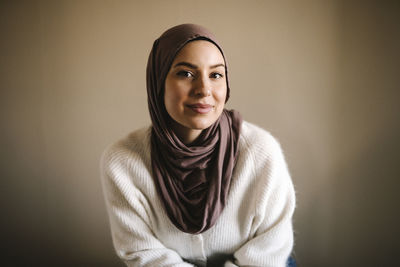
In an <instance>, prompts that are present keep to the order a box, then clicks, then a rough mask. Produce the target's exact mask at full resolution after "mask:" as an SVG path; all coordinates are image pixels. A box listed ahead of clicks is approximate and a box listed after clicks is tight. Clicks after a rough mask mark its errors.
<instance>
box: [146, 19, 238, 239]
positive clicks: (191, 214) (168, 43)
mask: <svg viewBox="0 0 400 267" xmlns="http://www.w3.org/2000/svg"><path fill="white" fill-rule="evenodd" d="M196 40H206V41H209V42H211V43H213V44H214V45H216V46H217V47H218V49H219V50H220V51H221V54H222V56H224V54H223V51H222V49H221V47H220V46H219V44H218V42H217V41H216V39H215V37H214V36H213V35H212V34H211V33H210V32H209V31H208V30H207V29H205V28H204V27H202V26H199V25H195V24H181V25H178V26H175V27H173V28H170V29H169V30H167V31H166V32H164V33H163V34H162V35H161V36H160V38H158V39H157V40H155V41H154V44H153V48H152V50H151V52H150V55H149V59H148V63H147V73H146V75H147V77H146V78H147V97H148V105H149V111H150V117H151V120H152V133H151V164H152V170H153V178H154V181H155V184H156V187H157V191H158V193H159V195H160V198H161V200H162V203H163V205H164V208H165V210H166V213H167V214H168V217H169V219H170V220H171V222H172V223H173V224H174V225H175V226H176V227H177V228H178V229H180V230H181V231H184V232H186V233H192V234H198V233H202V232H204V231H206V230H207V229H209V228H210V227H212V226H213V225H214V224H215V222H216V220H217V219H218V217H219V215H220V214H221V212H222V210H223V208H224V207H225V204H226V199H227V196H228V192H229V187H230V184H231V178H232V172H233V168H234V166H235V163H236V158H237V154H238V141H239V135H240V128H241V122H242V119H241V116H240V114H239V113H238V112H236V111H234V110H230V111H228V110H226V109H224V111H223V112H222V114H221V116H220V117H219V118H218V120H217V121H216V122H215V123H214V124H213V125H211V126H210V127H209V128H207V129H205V130H203V131H202V133H201V134H200V136H199V137H198V138H197V139H196V140H195V142H194V143H193V144H191V145H185V144H184V143H183V142H182V141H181V140H180V139H179V138H178V137H177V135H176V134H175V133H174V131H173V130H172V128H171V127H170V126H169V125H171V124H170V121H171V120H173V119H172V118H171V117H170V116H169V115H168V112H167V110H166V109H165V105H164V85H165V79H166V76H167V74H168V72H169V69H170V67H171V64H172V62H173V60H174V58H175V56H176V55H177V53H178V52H179V51H180V49H182V47H183V46H184V45H185V44H187V43H188V42H191V41H196ZM224 59H225V57H224ZM225 73H226V74H225V77H226V83H227V96H226V100H228V98H229V83H228V77H227V69H226V60H225Z"/></svg>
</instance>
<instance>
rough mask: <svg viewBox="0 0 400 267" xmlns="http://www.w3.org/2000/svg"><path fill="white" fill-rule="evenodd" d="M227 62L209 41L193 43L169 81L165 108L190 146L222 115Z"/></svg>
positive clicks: (177, 59) (175, 63) (175, 65)
mask: <svg viewBox="0 0 400 267" xmlns="http://www.w3.org/2000/svg"><path fill="white" fill-rule="evenodd" d="M224 63H225V61H224V57H223V56H222V54H221V52H220V51H219V49H218V48H217V47H216V46H215V45H214V44H213V43H210V42H208V41H204V40H196V41H192V42H189V43H188V44H187V45H185V46H184V47H183V48H182V50H180V51H179V53H178V54H177V56H176V57H175V59H174V61H173V63H172V67H171V69H170V71H169V73H168V75H167V78H166V80H165V96H164V98H165V108H166V110H167V112H168V114H169V115H170V116H171V118H172V119H173V121H172V126H173V129H174V131H175V133H176V134H177V135H178V136H179V137H180V138H181V140H182V141H183V142H184V143H186V144H189V143H191V142H193V141H194V140H195V139H196V138H197V137H198V136H199V135H200V133H201V131H202V130H204V129H206V128H208V127H210V126H211V124H213V123H214V122H215V121H217V119H218V118H219V116H220V115H221V113H222V111H223V109H224V104H225V99H226V90H227V85H226V78H225V64H224Z"/></svg>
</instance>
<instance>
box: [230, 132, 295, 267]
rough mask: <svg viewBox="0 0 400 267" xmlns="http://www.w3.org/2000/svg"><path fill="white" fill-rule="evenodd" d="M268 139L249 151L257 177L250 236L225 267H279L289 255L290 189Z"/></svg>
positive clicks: (275, 149) (281, 159) (292, 200)
mask: <svg viewBox="0 0 400 267" xmlns="http://www.w3.org/2000/svg"><path fill="white" fill-rule="evenodd" d="M268 139H269V142H267V143H265V144H262V143H261V144H260V146H257V145H256V146H255V147H253V149H252V150H253V152H254V153H253V156H254V161H255V162H257V163H256V165H255V175H256V176H258V177H257V189H256V190H255V191H256V192H257V197H256V201H255V203H254V206H255V207H254V210H255V217H254V221H253V226H252V228H253V230H252V232H253V233H254V236H253V237H252V238H251V239H250V240H248V241H247V242H246V243H245V244H244V245H243V246H241V247H240V248H239V249H238V250H237V251H236V252H235V253H234V255H233V256H234V260H233V262H232V261H228V262H226V263H225V267H234V266H263V267H265V266H271V267H283V266H286V261H287V259H288V257H289V255H290V253H291V251H292V247H293V229H292V216H293V212H294V208H295V192H294V187H293V183H292V181H291V178H290V175H289V172H288V168H287V165H286V162H285V159H284V157H283V153H282V151H281V148H280V145H279V143H278V142H277V141H276V140H275V139H273V137H272V136H270V137H269V138H268ZM266 150H269V152H265V151H266Z"/></svg>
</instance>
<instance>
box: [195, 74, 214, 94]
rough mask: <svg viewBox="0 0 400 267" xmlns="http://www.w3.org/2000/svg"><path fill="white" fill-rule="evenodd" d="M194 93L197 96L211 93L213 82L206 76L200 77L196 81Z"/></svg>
mask: <svg viewBox="0 0 400 267" xmlns="http://www.w3.org/2000/svg"><path fill="white" fill-rule="evenodd" d="M193 93H194V95H195V96H196V97H206V96H210V95H211V83H210V81H209V80H208V79H207V78H206V77H199V78H198V79H197V80H196V81H195V82H194V88H193Z"/></svg>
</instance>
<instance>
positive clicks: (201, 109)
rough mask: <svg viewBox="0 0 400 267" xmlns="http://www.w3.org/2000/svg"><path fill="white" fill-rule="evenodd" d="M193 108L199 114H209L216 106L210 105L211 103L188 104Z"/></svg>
mask: <svg viewBox="0 0 400 267" xmlns="http://www.w3.org/2000/svg"><path fill="white" fill-rule="evenodd" d="M187 106H188V107H189V108H190V109H191V110H193V111H194V112H196V113H199V114H207V113H208V112H210V111H211V110H212V109H213V108H214V106H212V105H209V104H193V105H187Z"/></svg>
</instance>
